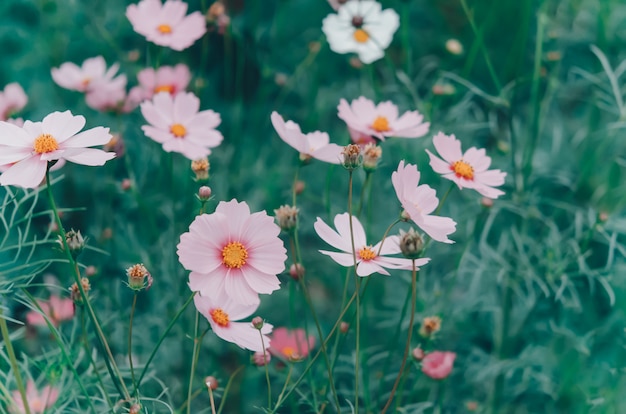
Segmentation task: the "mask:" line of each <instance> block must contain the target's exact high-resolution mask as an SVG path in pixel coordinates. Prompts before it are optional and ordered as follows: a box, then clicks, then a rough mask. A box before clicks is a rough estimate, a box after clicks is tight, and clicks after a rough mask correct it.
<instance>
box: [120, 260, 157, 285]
mask: <svg viewBox="0 0 626 414" xmlns="http://www.w3.org/2000/svg"><path fill="white" fill-rule="evenodd" d="M126 276H128V287H129V288H131V289H132V290H136V291H139V290H143V289H144V288H146V289H150V286H152V275H151V274H150V272H148V269H146V267H145V266H144V265H143V263H137V264H135V265H132V266H131V267H129V268H128V269H126Z"/></svg>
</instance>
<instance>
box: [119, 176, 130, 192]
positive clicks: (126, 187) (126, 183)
mask: <svg viewBox="0 0 626 414" xmlns="http://www.w3.org/2000/svg"><path fill="white" fill-rule="evenodd" d="M121 187H122V190H124V191H128V190H130V188H131V187H132V181H130V178H124V179H123V180H122V184H121Z"/></svg>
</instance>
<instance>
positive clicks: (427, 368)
mask: <svg viewBox="0 0 626 414" xmlns="http://www.w3.org/2000/svg"><path fill="white" fill-rule="evenodd" d="M455 358H456V354H455V353H454V352H441V351H434V352H431V353H429V354H427V355H426V356H425V357H424V359H423V360H422V372H423V373H424V374H426V375H428V376H429V377H431V378H432V379H437V380H439V379H444V378H446V377H447V376H448V375H450V372H451V371H452V366H453V365H454V359H455Z"/></svg>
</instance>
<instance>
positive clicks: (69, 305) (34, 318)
mask: <svg viewBox="0 0 626 414" xmlns="http://www.w3.org/2000/svg"><path fill="white" fill-rule="evenodd" d="M39 306H40V307H41V310H42V311H43V313H44V314H45V315H46V316H47V317H48V319H50V322H51V323H52V324H53V325H54V326H59V323H61V322H63V321H68V320H70V319H72V318H73V317H74V301H73V300H72V299H69V298H68V299H61V298H60V297H58V296H50V300H49V301H47V302H46V301H39ZM26 322H27V323H28V324H29V325H40V326H47V324H46V319H45V318H44V316H43V315H42V314H41V313H39V311H37V310H33V311H30V312H28V313H27V314H26Z"/></svg>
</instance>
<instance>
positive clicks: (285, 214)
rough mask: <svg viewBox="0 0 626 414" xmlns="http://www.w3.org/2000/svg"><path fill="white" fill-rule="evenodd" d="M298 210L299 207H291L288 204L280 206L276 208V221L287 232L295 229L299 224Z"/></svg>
mask: <svg viewBox="0 0 626 414" xmlns="http://www.w3.org/2000/svg"><path fill="white" fill-rule="evenodd" d="M299 211H300V210H298V208H297V207H291V206H288V205H284V206H280V207H279V208H278V209H277V210H274V214H275V215H276V221H277V222H278V225H279V226H280V228H281V229H283V230H284V231H286V232H287V233H289V232H292V231H293V230H295V228H296V226H297V224H298V212H299Z"/></svg>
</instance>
